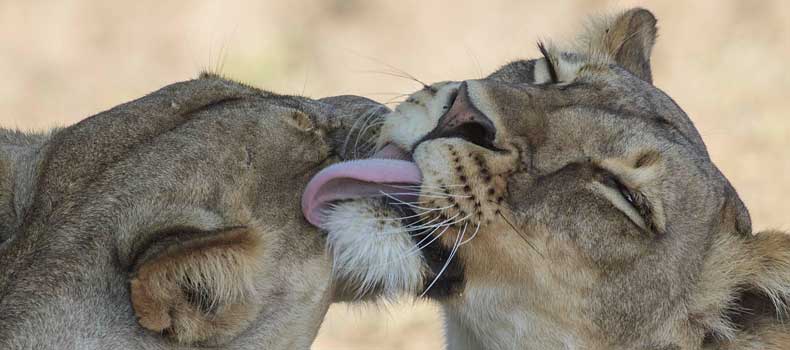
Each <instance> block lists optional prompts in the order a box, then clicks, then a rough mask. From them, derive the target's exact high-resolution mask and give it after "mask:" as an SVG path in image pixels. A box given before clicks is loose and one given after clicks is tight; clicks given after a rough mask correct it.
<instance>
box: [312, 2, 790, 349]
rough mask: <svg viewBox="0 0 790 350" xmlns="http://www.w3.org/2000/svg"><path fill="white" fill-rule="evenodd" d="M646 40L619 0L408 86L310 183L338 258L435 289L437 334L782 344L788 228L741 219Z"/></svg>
mask: <svg viewBox="0 0 790 350" xmlns="http://www.w3.org/2000/svg"><path fill="white" fill-rule="evenodd" d="M655 39H656V20H655V18H654V16H653V15H652V14H651V13H650V12H649V11H647V10H644V9H632V10H629V11H627V12H624V13H622V14H620V15H617V16H613V17H610V18H603V19H598V20H595V21H593V25H591V26H590V28H589V30H588V31H587V32H586V33H585V34H583V35H582V36H581V39H580V40H579V42H578V43H577V44H576V45H569V46H568V47H566V48H559V47H558V46H549V47H545V46H543V45H541V46H540V49H541V51H542V53H543V56H544V57H542V58H539V59H533V60H518V61H514V62H511V63H509V64H507V65H505V66H503V67H502V68H501V69H499V70H497V71H496V72H494V73H493V74H491V75H490V76H488V77H487V78H485V79H480V80H469V81H464V82H443V83H437V84H434V85H432V86H429V87H426V88H425V89H423V90H421V91H418V92H416V93H414V94H413V95H411V97H410V98H409V99H408V100H407V101H406V102H404V103H403V104H401V105H399V106H398V107H397V108H396V110H395V111H393V112H392V113H391V114H390V115H388V116H387V117H386V120H385V124H384V126H383V127H382V132H381V136H380V140H379V152H378V154H377V155H376V156H375V158H377V159H371V160H367V161H357V162H354V163H348V164H338V165H336V166H332V167H329V168H327V169H325V170H323V171H322V172H321V173H319V174H318V175H317V176H316V177H315V178H314V179H313V180H312V182H311V183H310V184H309V185H308V188H307V191H306V192H305V197H304V200H303V210H304V212H305V215H306V216H307V217H308V219H309V220H310V221H311V222H313V223H314V224H317V225H319V226H321V227H323V228H325V229H327V230H328V231H329V241H330V244H331V245H332V247H333V254H334V255H335V263H336V264H337V266H336V271H337V273H338V275H339V276H341V277H342V278H345V279H348V280H351V281H356V282H355V283H354V286H356V290H355V291H356V293H357V294H358V295H359V296H360V297H366V296H367V297H371V296H377V295H381V294H385V295H387V294H397V293H398V292H401V291H407V292H409V293H413V294H417V295H422V294H427V295H428V296H429V297H431V298H433V299H435V300H438V301H440V302H441V304H442V305H443V309H444V314H445V320H446V328H447V343H448V347H449V348H450V349H513V348H519V349H665V350H668V349H777V350H778V349H790V326H786V325H785V324H784V322H783V318H784V317H785V316H784V315H785V313H786V312H787V311H788V307H787V302H788V298H789V297H790V236H788V235H786V234H784V233H781V232H772V231H769V232H760V233H756V234H753V232H752V230H751V223H750V218H749V213H748V211H747V209H746V208H745V207H744V204H743V203H742V202H741V200H740V198H739V197H738V194H737V193H736V191H735V190H734V189H733V188H732V186H731V185H730V183H729V182H728V181H727V179H726V178H725V177H724V176H723V175H722V174H721V173H720V172H719V170H718V169H717V168H716V166H715V165H714V164H713V163H712V162H711V160H710V158H709V156H708V153H707V151H706V148H705V144H704V143H703V141H702V139H701V138H700V135H699V133H698V132H697V130H696V129H695V127H694V125H693V123H692V122H691V120H690V119H689V118H688V117H687V116H686V114H685V113H684V112H683V111H682V110H681V109H680V107H678V106H677V105H676V104H675V103H674V101H673V100H672V99H671V98H670V97H669V96H667V95H666V94H664V93H663V92H662V91H661V90H660V89H658V88H657V87H655V86H654V85H652V75H651V69H650V52H651V49H652V47H653V44H654V41H655ZM360 197H364V198H360Z"/></svg>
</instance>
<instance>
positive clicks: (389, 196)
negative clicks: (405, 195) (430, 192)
mask: <svg viewBox="0 0 790 350" xmlns="http://www.w3.org/2000/svg"><path fill="white" fill-rule="evenodd" d="M379 192H381V194H383V195H384V196H386V197H388V198H392V200H394V201H395V202H398V203H401V204H403V205H406V206H408V207H411V208H414V209H421V210H431V209H432V208H425V207H421V206H418V205H414V204H412V203H408V202H404V201H402V200H400V199H398V198H396V197H395V196H391V195H389V194H387V193H385V192H384V191H379Z"/></svg>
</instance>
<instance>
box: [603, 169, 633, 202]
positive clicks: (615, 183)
mask: <svg viewBox="0 0 790 350" xmlns="http://www.w3.org/2000/svg"><path fill="white" fill-rule="evenodd" d="M602 182H603V184H604V185H606V186H608V187H609V188H612V189H615V190H617V192H620V195H621V196H623V199H625V201H626V202H628V204H630V205H631V206H632V207H634V209H639V208H638V206H637V205H638V203H636V195H635V194H634V192H633V191H631V189H629V188H628V187H627V186H626V185H623V183H622V182H621V181H620V179H618V178H617V176H614V175H611V174H608V175H606V176H605V177H604V179H603V181H602Z"/></svg>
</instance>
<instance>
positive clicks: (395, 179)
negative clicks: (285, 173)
mask: <svg viewBox="0 0 790 350" xmlns="http://www.w3.org/2000/svg"><path fill="white" fill-rule="evenodd" d="M396 158H401V159H403V158H407V156H406V155H405V153H404V152H403V151H401V150H400V149H398V148H396V147H395V146H387V147H384V148H383V149H382V150H381V151H379V152H378V153H376V154H375V155H374V156H373V158H370V159H360V160H353V161H348V162H342V163H337V164H334V165H332V166H329V167H327V168H325V169H323V170H321V171H320V172H318V174H316V175H315V176H313V178H312V179H311V180H310V182H309V183H308V184H307V188H306V189H305V191H304V194H303V195H302V213H304V216H305V218H306V219H307V221H309V222H310V223H311V224H313V225H316V226H318V227H321V226H322V224H323V220H324V215H323V211H324V210H325V209H326V208H327V206H328V204H329V203H330V202H332V201H336V200H342V199H355V198H364V197H380V196H382V193H387V194H390V195H391V196H393V197H396V198H399V199H407V200H410V199H411V198H407V197H408V196H406V195H403V193H404V192H414V191H408V190H404V189H399V188H397V187H394V186H393V185H395V186H397V185H418V184H420V183H421V179H422V174H421V173H420V169H419V168H418V167H417V165H416V164H415V163H414V162H411V161H408V160H400V159H396Z"/></svg>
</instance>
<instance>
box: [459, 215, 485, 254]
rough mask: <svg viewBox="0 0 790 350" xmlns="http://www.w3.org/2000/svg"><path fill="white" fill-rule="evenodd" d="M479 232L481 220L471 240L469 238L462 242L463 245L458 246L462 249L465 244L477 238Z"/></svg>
mask: <svg viewBox="0 0 790 350" xmlns="http://www.w3.org/2000/svg"><path fill="white" fill-rule="evenodd" d="M478 231H480V221H479V220H478V221H477V228H475V232H474V233H472V236H470V237H469V238H467V239H466V240H464V241H463V242H461V244H459V245H458V246H459V247H460V246H462V245H464V244H467V243H469V242H471V241H472V240H473V239H474V238H475V236H477V232H478Z"/></svg>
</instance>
